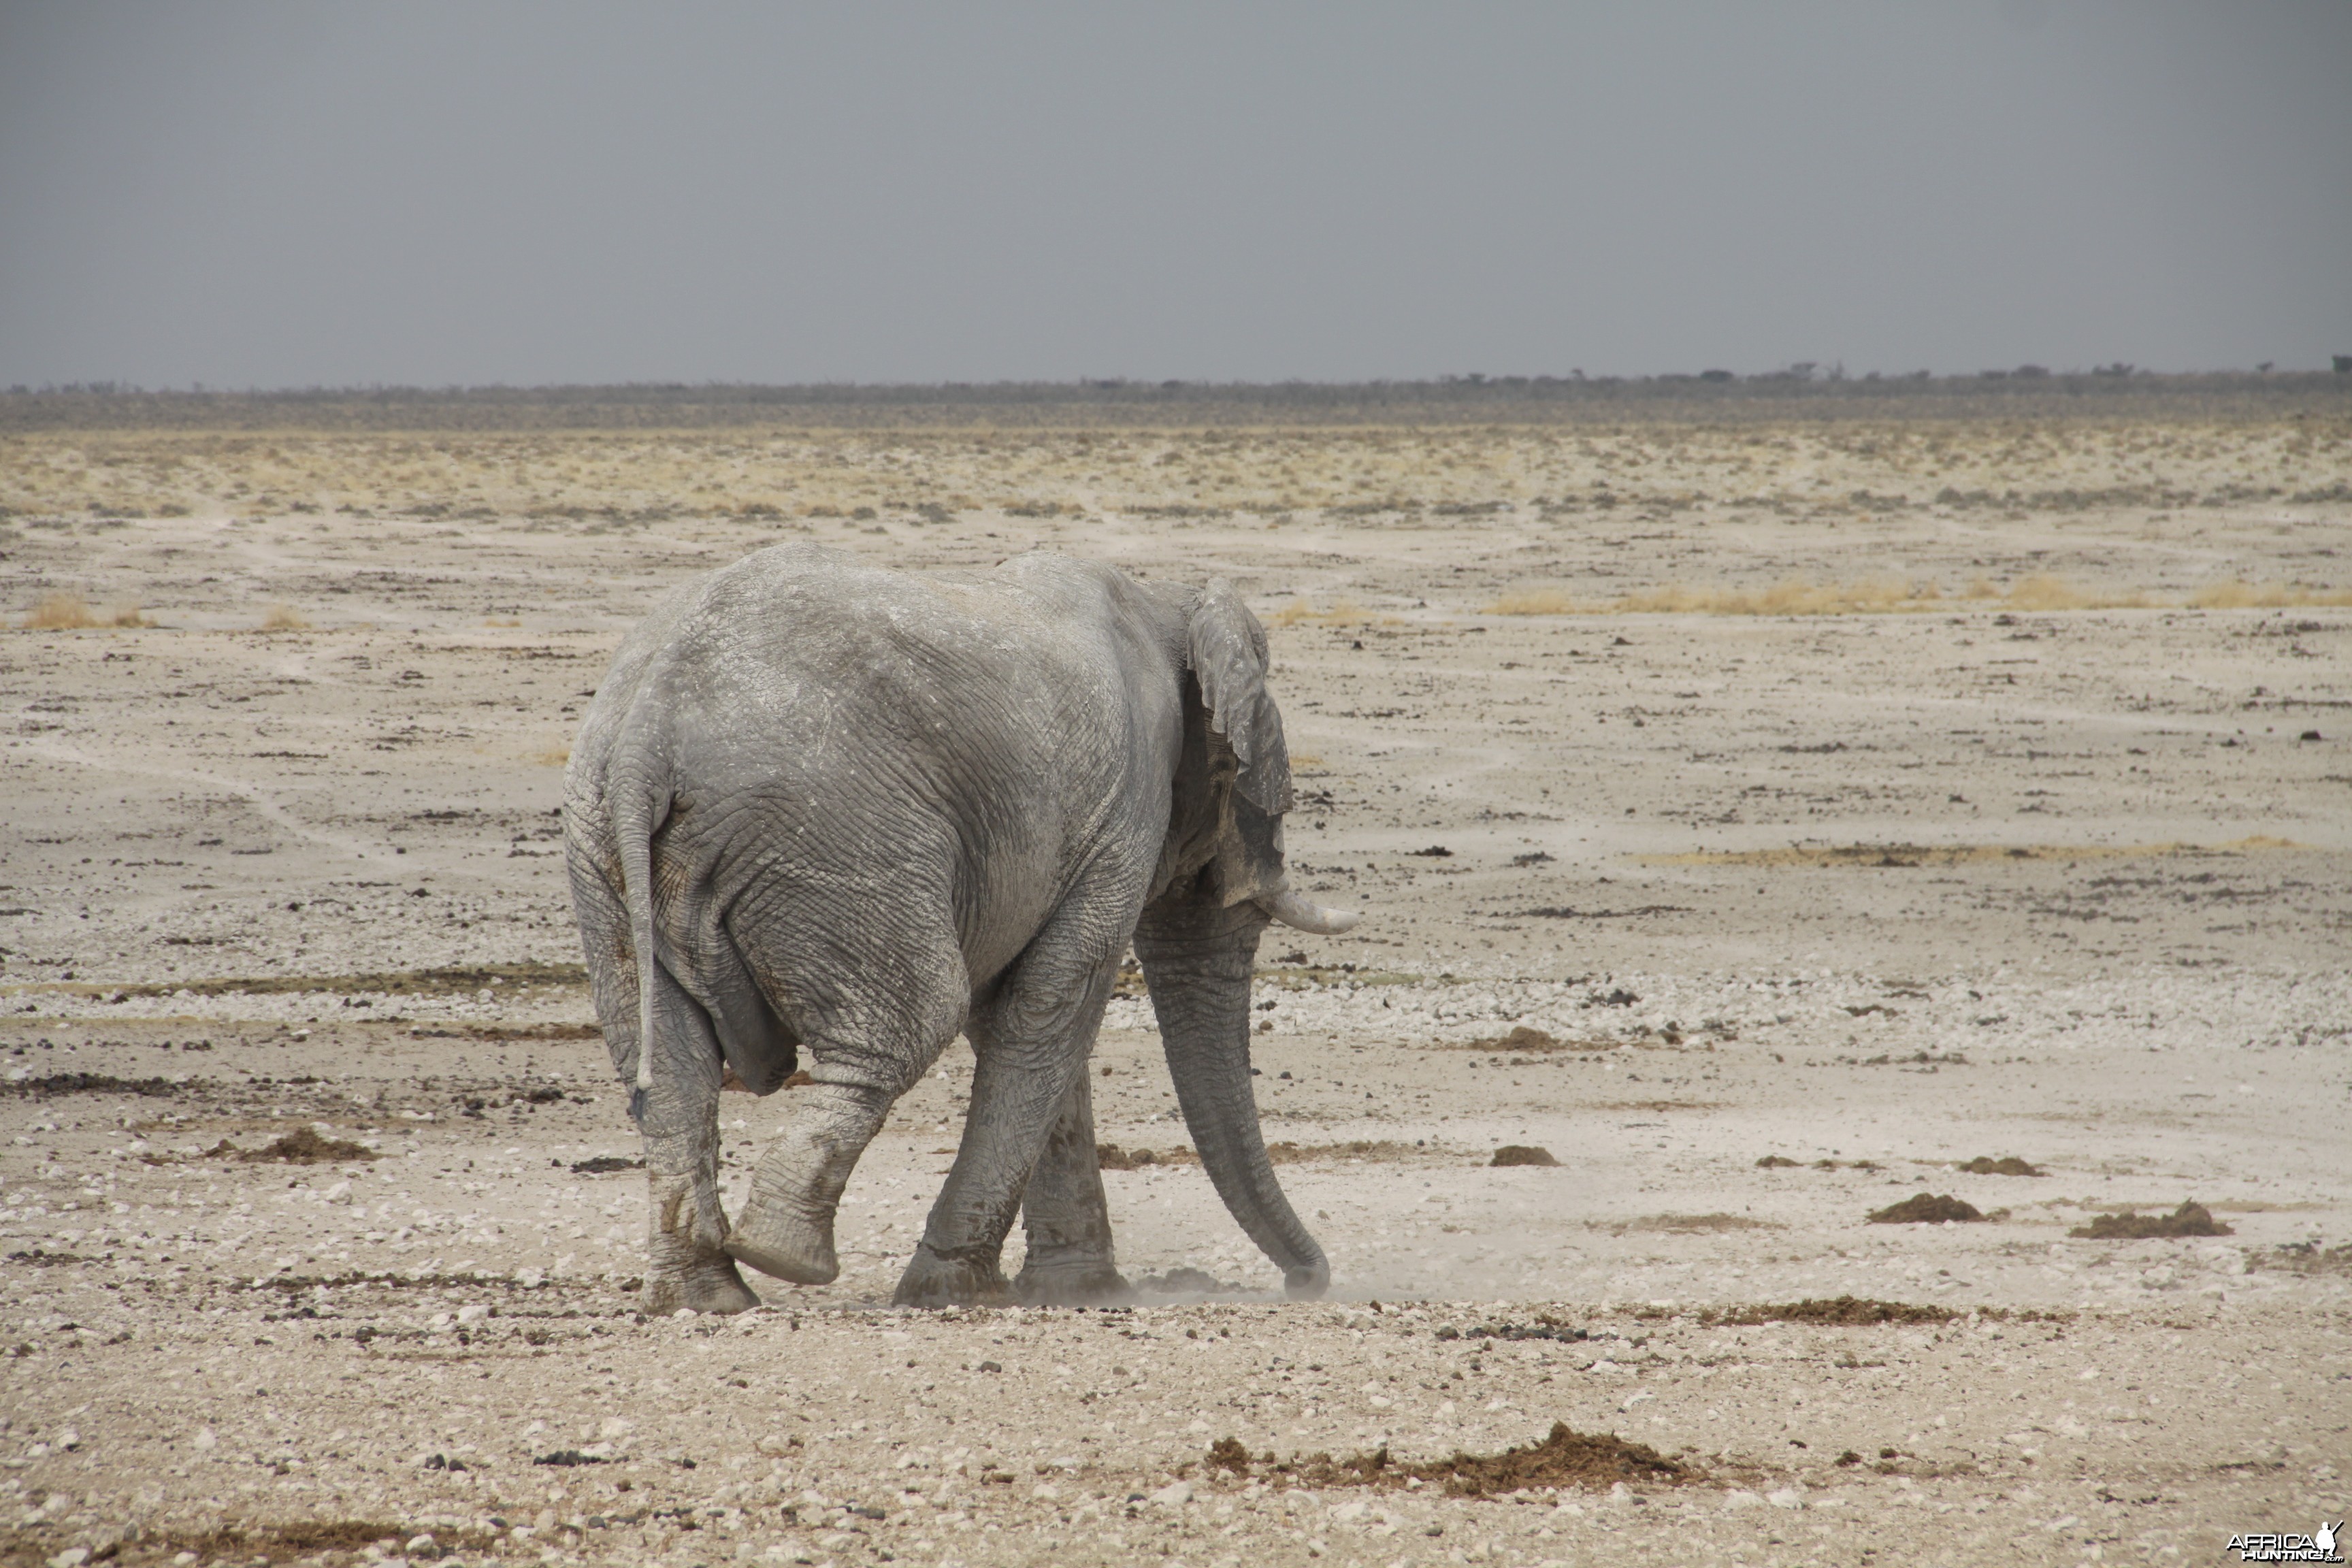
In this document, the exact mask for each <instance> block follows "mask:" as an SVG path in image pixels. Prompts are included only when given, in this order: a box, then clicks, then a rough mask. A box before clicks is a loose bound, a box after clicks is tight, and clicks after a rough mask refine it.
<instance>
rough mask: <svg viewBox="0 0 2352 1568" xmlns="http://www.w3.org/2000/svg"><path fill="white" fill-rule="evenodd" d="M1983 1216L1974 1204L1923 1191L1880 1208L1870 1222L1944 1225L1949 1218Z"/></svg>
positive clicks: (1969, 1218) (1968, 1218) (1971, 1218)
mask: <svg viewBox="0 0 2352 1568" xmlns="http://www.w3.org/2000/svg"><path fill="white" fill-rule="evenodd" d="M1983 1218H1984V1215H1980V1214H1979V1213H1978V1212H1977V1211H1976V1209H1975V1208H1974V1207H1973V1206H1971V1205H1968V1204H1964V1203H1962V1202H1961V1201H1960V1200H1959V1199H1958V1198H1955V1197H1938V1196H1937V1194H1933V1193H1921V1194H1919V1195H1918V1196H1916V1197H1909V1198H1905V1199H1904V1200H1903V1201H1902V1202H1901V1203H1899V1204H1890V1205H1887V1206H1886V1207H1885V1208H1883V1209H1880V1210H1879V1211H1878V1212H1877V1213H1876V1214H1874V1215H1871V1216H1870V1223H1871V1224H1873V1225H1942V1224H1944V1223H1945V1222H1946V1221H1948V1220H1958V1221H1971V1220H1981V1219H1983Z"/></svg>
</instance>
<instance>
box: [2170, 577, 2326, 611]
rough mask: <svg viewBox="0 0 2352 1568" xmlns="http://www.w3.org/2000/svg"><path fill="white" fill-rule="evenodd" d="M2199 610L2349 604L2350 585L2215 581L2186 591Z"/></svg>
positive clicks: (2191, 602)
mask: <svg viewBox="0 0 2352 1568" xmlns="http://www.w3.org/2000/svg"><path fill="white" fill-rule="evenodd" d="M2189 604H2190V605H2194V606H2195V607H2196V608H2198V609H2200V610H2254V609H2264V610H2267V609H2277V608H2284V607H2285V606H2289V605H2352V588H2290V587H2288V586H2287V585H2286V584H2284V583H2239V582H2229V583H2215V584H2211V585H2210V586H2209V587H2204V588H2200V589H2198V590H2197V592H2195V593H2194V594H2191V595H2189Z"/></svg>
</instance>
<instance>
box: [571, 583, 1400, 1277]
mask: <svg viewBox="0 0 2352 1568" xmlns="http://www.w3.org/2000/svg"><path fill="white" fill-rule="evenodd" d="M1266 663H1267V650H1266V638H1265V628H1264V627H1263V626H1261V625H1260V624H1259V623H1258V621H1257V619H1256V617H1255V616H1253V615H1251V613H1250V612H1249V609H1248V608H1247V606H1245V605H1244V604H1243V603H1242V601H1241V598H1240V597H1239V595H1236V594H1235V592H1234V589H1233V587H1232V586H1231V585H1230V584H1227V583H1226V582H1224V581H1223V580H1222V579H1219V580H1215V581H1212V582H1210V583H1209V584H1207V586H1206V587H1205V588H1199V587H1188V586H1180V585H1176V584H1165V583H1156V582H1145V581H1139V580H1137V579H1135V578H1131V577H1129V576H1127V575H1126V574H1122V573H1120V572H1118V571H1117V570H1115V569H1113V568H1111V567H1109V566H1107V565H1103V564H1100V563H1092V562H1087V561H1080V560H1076V559H1072V558H1069V557H1066V556H1061V555H1056V554H1053V553H1049V552H1033V553H1029V554H1024V555H1020V556H1016V557H1014V558H1013V559H1012V560H1010V561H1007V562H1005V563H1003V564H1001V565H1000V566H998V567H996V568H995V569H993V570H992V571H988V572H984V573H975V574H966V575H962V576H948V575H942V576H919V575H915V574H908V573H902V572H896V571H890V570H886V569H882V568H878V567H875V566H871V565H867V564H864V563H861V562H860V561H859V560H858V559H857V558H856V557H855V556H852V555H849V554H846V553H844V552H838V551H835V550H831V549H828V548H824V547H822V546H818V545H815V544H813V543H806V544H803V543H794V544H784V545H777V546H773V547H771V548H769V549H765V550H761V551H759V552H755V553H753V554H751V555H749V556H746V557H744V558H743V559H741V560H740V561H738V562H736V563H733V564H731V565H730V566H726V567H724V568H721V569H720V570H719V571H717V572H715V573H713V574H710V575H709V576H706V577H704V578H702V579H700V580H699V581H698V582H696V583H694V584H690V585H688V587H686V588H684V589H682V590H680V591H679V592H678V593H677V594H675V595H672V596H671V597H670V598H668V599H667V601H665V602H664V603H663V604H662V605H659V606H658V607H657V608H656V610H655V611H654V612H653V613H652V614H651V615H650V616H648V617H647V618H646V621H645V622H644V623H643V624H642V625H641V626H638V627H637V628H636V629H635V631H634V632H632V633H631V635H630V636H629V637H627V638H626V639H625V641H624V642H623V644H622V646H621V647H620V649H619V650H618V652H617V653H616V654H615V655H614V660H613V664H612V668H611V669H610V671H609V672H608V674H607V675H606V677H605V679H604V683H603V684H602V686H601V687H600V688H599V689H598V690H597V692H596V695H595V698H594V700H593V702H592V703H591V704H590V706H589V710H588V712H587V714H586V716H585V717H584V719H583V722H582V726H581V731H580V736H579V742H578V743H577V745H576V746H575V747H574V748H573V751H572V759H571V762H570V764H569V767H568V769H567V771H566V774H565V780H564V799H565V804H564V848H565V860H566V867H567V870H568V872H569V874H570V880H571V885H572V902H573V908H574V911H575V913H576V915H577V917H578V921H579V925H580V931H581V940H582V944H583V950H584V952H585V953H586V957H587V966H588V971H589V976H590V984H591V988H592V990H593V995H594V1001H595V1008H596V1016H597V1020H598V1022H599V1024H600V1025H601V1026H602V1029H603V1032H604V1038H605V1041H606V1043H607V1046H608V1047H609V1048H610V1050H611V1053H612V1058H613V1062H614V1068H615V1069H616V1071H617V1072H618V1073H619V1075H620V1076H621V1078H622V1079H623V1080H624V1081H625V1082H626V1083H628V1084H630V1085H631V1086H632V1088H631V1093H630V1111H631V1115H632V1118H633V1119H634V1121H635V1122H636V1124H637V1127H638V1130H639V1131H640V1133H641V1134H642V1137H643V1141H644V1149H645V1155H646V1176H647V1181H648V1183H649V1184H650V1188H651V1199H652V1204H651V1210H652V1212H651V1222H650V1256H649V1259H648V1268H647V1275H646V1283H645V1287H644V1289H645V1295H644V1296H643V1297H642V1298H641V1300H643V1301H644V1303H645V1306H646V1310H649V1311H672V1310H677V1309H678V1308H681V1307H683V1308H691V1309H693V1310H697V1311H705V1312H733V1311H740V1310H746V1309H749V1308H751V1307H754V1306H756V1305H758V1304H759V1298H758V1297H757V1296H756V1295H755V1294H754V1293H753V1292H752V1290H751V1288H750V1287H749V1286H748V1285H747V1284H746V1283H745V1282H744V1279H743V1278H742V1275H741V1273H740V1271H739V1270H738V1268H737V1265H738V1264H739V1263H741V1264H749V1265H750V1266H751V1268H754V1269H756V1270H758V1271H759V1272H761V1273H762V1274H766V1275H769V1276H772V1277H773V1278H775V1279H782V1280H785V1281H788V1282H792V1283H795V1284H803V1285H808V1284H825V1283H829V1282H831V1281H832V1280H833V1279H835V1278H837V1277H838V1274H839V1267H840V1266H839V1261H838V1258H837V1257H836V1254H835V1241H834V1218H835V1208H836V1206H837V1205H838V1203H839V1200H840V1197H841V1194H842V1190H843V1187H844V1185H845V1184H846V1183H847V1182H848V1180H849V1176H850V1173H851V1170H852V1169H853V1167H854V1166H855V1165H856V1162H857V1159H858V1157H859V1155H860V1154H861V1153H862V1152H864V1150H865V1149H866V1144H867V1143H868V1142H869V1141H871V1139H872V1138H873V1137H874V1135H875V1133H876V1132H877V1130H878V1129H879V1128H880V1126H881V1125H882V1121H883V1119H884V1117H885V1116H886V1115H887V1112H888V1110H889V1109H890V1107H891V1105H892V1104H893V1102H895V1101H896V1100H898V1097H899V1096H900V1095H902V1094H904V1093H905V1092H906V1091H907V1090H908V1089H909V1088H911V1087H913V1086H914V1085H915V1084H916V1083H917V1082H918V1081H919V1080H920V1079H921V1078H922V1077H923V1075H924V1074H925V1073H926V1072H928V1071H929V1069H930V1068H931V1066H932V1064H933V1063H934V1062H935V1061H936V1059H937V1058H938V1057H939V1055H940V1052H941V1050H943V1049H944V1048H945V1047H947V1045H948V1044H949V1043H950V1041H952V1040H953V1039H954V1038H955V1037H957V1036H958V1035H959V1034H960V1033H961V1035H963V1036H965V1037H967V1038H969V1039H970V1041H971V1047H972V1051H973V1055H974V1058H975V1063H976V1065H975V1070H974V1076H973V1079H972V1084H971V1104H970V1107H969V1110H968V1111H967V1114H966V1118H965V1122H964V1129H963V1134H962V1139H961V1145H960V1147H959V1148H958V1150H957V1152H956V1155H955V1159H954V1162H953V1164H952V1167H951V1169H950V1172H949V1173H948V1175H947V1179H946V1181H945V1183H944V1184H943V1185H942V1186H941V1189H940V1194H939V1196H938V1198H937V1200H936V1202H935V1203H934V1204H933V1205H932V1208H931V1210H930V1214H929V1219H928V1221H927V1223H926V1225H925V1227H924V1231H923V1235H922V1239H921V1241H920V1242H919V1245H918V1246H917V1247H916V1249H915V1253H914V1256H913V1257H912V1258H911V1259H910V1260H909V1261H908V1264H907V1266H906V1268H905V1271H904V1273H903V1274H902V1276H901V1277H900V1279H899V1280H898V1288H897V1291H896V1300H897V1301H898V1302H899V1303H901V1304H904V1305H911V1306H942V1305H949V1304H960V1303H971V1302H983V1301H992V1300H1015V1299H1017V1300H1027V1301H1034V1302H1049V1303H1050V1302H1078V1301H1087V1300H1114V1299H1117V1298H1118V1297H1120V1296H1121V1295H1123V1294H1125V1293H1127V1285H1126V1281H1125V1280H1124V1279H1121V1278H1120V1276H1119V1274H1118V1266H1117V1261H1116V1258H1115V1257H1114V1254H1113V1248H1112V1245H1111V1235H1110V1224H1109V1218H1108V1211H1107V1208H1106V1205H1105V1199H1104V1193H1103V1185H1102V1178H1101V1175H1100V1173H1099V1172H1098V1169H1097V1157H1096V1144H1095V1135H1094V1111H1093V1105H1092V1101H1091V1099H1090V1090H1089V1088H1088V1083H1087V1058H1088V1056H1089V1054H1090V1053H1091V1052H1092V1050H1093V1047H1094V1041H1095V1035H1096V1032H1097V1028H1098V1027H1099V1026H1100V1024H1101V1020H1102V1016H1103V1010H1104V1006H1105V1004H1106V1003H1107V1001H1108V998H1109V995H1110V992H1111V988H1112V985H1113V983H1114V981H1115V980H1116V978H1117V976H1118V968H1119V965H1120V963H1121V960H1122V959H1123V957H1124V956H1125V954H1126V952H1128V951H1129V946H1130V944H1131V945H1132V949H1133V951H1134V952H1135V954H1136V957H1137V959H1138V960H1139V963H1140V964H1141V967H1142V972H1143V976H1144V980H1145V983H1146V985H1147V987H1148V989H1149V991H1150V998H1151V1002H1152V1005H1153V1007H1154V1010H1155V1011H1156V1013H1157V1015H1158V1019H1159V1024H1160V1034H1161V1037H1162V1043H1163V1046H1164V1049H1165V1052H1166V1056H1167V1060H1168V1066H1169V1070H1170V1073H1171V1076H1172V1078H1173V1079H1174V1082H1175V1089H1176V1093H1177V1098H1178V1103H1179V1105H1180V1107H1181V1110H1182V1113H1183V1116H1184V1119H1185V1121H1186V1123H1187V1125H1188V1127H1189V1130H1190V1131H1191V1132H1192V1138H1193V1142H1194V1143H1195V1145H1196V1146H1197V1148H1198V1150H1199V1153H1200V1158H1201V1163H1202V1165H1203V1167H1205V1169H1206V1170H1207V1172H1208V1174H1209V1176H1210V1178H1211V1180H1212V1181H1213V1184H1214V1185H1215V1187H1216V1190H1217V1193H1218V1195H1219V1196H1220V1197H1221V1198H1223V1201H1224V1204H1225V1205H1226V1207H1227V1208H1228V1209H1229V1210H1230V1211H1231V1212H1232V1214H1233V1215H1234V1218H1235V1219H1236V1220H1237V1221H1239V1222H1240V1224H1241V1226H1242V1228H1243V1229H1244V1231H1245V1232H1246V1233H1247V1234H1248V1235H1249V1237H1250V1238H1251V1239H1252V1240H1253V1241H1255V1243H1256V1244H1257V1246H1258V1247H1259V1248H1260V1249H1261V1250H1263V1251H1264V1252H1265V1254H1266V1256H1267V1257H1268V1258H1271V1259H1273V1260H1274V1262H1276V1264H1277V1265H1279V1266H1280V1267H1281V1268H1282V1269H1283V1271H1284V1278H1285V1282H1286V1288H1287V1289H1288V1291H1289V1292H1290V1293H1291V1294H1292V1295H1294V1296H1298V1297H1312V1296H1316V1295H1319V1294H1320V1293H1321V1292H1322V1291H1323V1290H1324V1289H1326V1287H1327V1286H1328V1281H1329V1279H1330V1269H1329V1266H1328V1263H1327V1262H1326V1260H1325V1257H1324V1253H1323V1249H1322V1248H1321V1247H1320V1246H1319V1245H1318V1243H1317V1242H1316V1240H1315V1238H1314V1237H1313V1236H1311V1235H1310V1234H1309V1233H1308V1232H1307V1228H1306V1226H1303V1225H1301V1224H1300V1223H1299V1219H1298V1216H1297V1214H1296V1213H1294V1212H1293V1211H1292V1209H1291V1206H1290V1204H1289V1202H1288V1200H1287V1199H1286V1198H1285V1197H1284V1195H1283V1193H1282V1188H1281V1185H1280V1184H1279V1183H1278V1182H1277V1181H1276V1178H1275V1174H1274V1170H1273V1167H1272V1165H1271V1164H1270V1163H1269V1161H1268V1159H1267V1155H1266V1150H1265V1140H1264V1138H1263V1137H1262V1136H1261V1133H1260V1130H1259V1125H1258V1115H1257V1106H1256V1100H1255V1095H1254V1093H1253V1090H1252V1087H1251V1083H1250V1078H1251V1069H1250V1049H1249V1021H1250V985H1251V975H1252V967H1253V959H1254V956H1255V952H1256V950H1257V943H1258V938H1259V934H1260V932H1262V931H1264V930H1265V927H1266V925H1267V923H1268V922H1269V921H1283V922H1285V923H1286V924H1288V925H1291V926H1293V927H1296V928H1298V929H1301V930H1305V931H1312V932H1318V933H1324V934H1336V933H1338V932H1339V931H1345V930H1347V929H1349V927H1350V926H1352V925H1353V924H1354V923H1355V922H1356V920H1357V919H1358V918H1359V917H1358V916H1357V915H1356V914H1355V913H1354V912H1353V911H1350V910H1328V909H1324V908H1322V907H1320V906H1318V905H1317V904H1315V903H1314V902H1313V901H1311V900H1307V899H1306V898H1305V897H1304V896H1302V895H1301V894H1299V893H1298V892H1297V891H1296V890H1294V889H1291V888H1290V886H1289V885H1288V882H1287V880H1286V875H1285V869H1284V862H1283V836H1282V819H1283V816H1284V814H1285V813H1286V811H1288V810H1289V809H1290V806H1291V804H1292V796H1291V781H1290V765H1289V756H1288V752H1287V750H1286V746H1285V743H1284V740H1283V731H1282V718H1281V714H1280V713H1279V711H1278V710H1276V707H1275V703H1274V700H1273V699H1272V698H1271V697H1270V696H1269V695H1268V694H1267V691H1266V687H1265V672H1266ZM803 1053H805V1055H806V1057H807V1067H806V1069H805V1071H806V1079H804V1080H803V1082H802V1084H801V1087H798V1088H796V1089H794V1090H793V1093H792V1094H791V1095H790V1097H789V1098H788V1100H786V1102H785V1104H786V1112H785V1115H784V1117H783V1119H782V1127H781V1128H780V1129H779V1131H778V1132H777V1134H776V1136H775V1137H774V1139H773V1141H772V1143H771V1145H770V1147H769V1149H768V1151H767V1152H766V1153H765V1154H764V1155H763V1156H762V1157H761V1160H760V1161H759V1163H757V1165H756V1166H755V1168H754V1170H753V1173H752V1177H751V1189H750V1195H749V1196H748V1198H747V1199H746V1200H745V1203H744V1205H743V1208H742V1211H741V1212H740V1215H737V1216H736V1217H735V1218H734V1219H733V1220H732V1221H731V1222H730V1219H729V1218H728V1216H727V1215H726V1214H725V1212H724V1208H723V1205H722V1203H721V1200H720V1196H719V1185H718V1150H719V1129H718V1103H719V1089H720V1086H721V1082H722V1079H732V1080H740V1083H741V1085H742V1086H743V1087H745V1088H748V1089H751V1090H752V1091H753V1092H755V1093H761V1094H766V1093H771V1092H773V1091H774V1090H775V1089H777V1088H778V1087H779V1086H781V1085H782V1083H783V1082H784V1080H785V1079H786V1078H787V1077H788V1076H791V1075H793V1074H794V1072H795V1069H796V1068H800V1066H801V1063H802V1058H803ZM1016 1211H1019V1212H1020V1213H1021V1215H1023V1219H1024V1226H1025V1227H1026V1233H1027V1243H1028V1250H1027V1262H1026V1264H1025V1265H1024V1268H1022V1269H1021V1271H1020V1275H1019V1277H1018V1279H1015V1280H1013V1282H1012V1283H1011V1284H1010V1285H1009V1286H1008V1284H1007V1283H1006V1281H1005V1279H1004V1278H1003V1273H1002V1271H1001V1268H1000V1266H999V1265H1000V1255H1001V1251H1002V1248H1003V1242H1004V1238H1005V1237H1006V1235H1007V1234H1008V1232H1009V1231H1010V1229H1011V1227H1012V1223H1013V1215H1014V1214H1015V1212H1016Z"/></svg>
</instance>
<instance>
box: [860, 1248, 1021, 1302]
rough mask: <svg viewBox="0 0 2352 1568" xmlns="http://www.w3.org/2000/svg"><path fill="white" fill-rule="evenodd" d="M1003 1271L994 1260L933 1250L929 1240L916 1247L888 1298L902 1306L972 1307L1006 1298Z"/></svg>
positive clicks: (1010, 1293)
mask: <svg viewBox="0 0 2352 1568" xmlns="http://www.w3.org/2000/svg"><path fill="white" fill-rule="evenodd" d="M1012 1299H1013V1292H1012V1291H1011V1290H1010V1289H1007V1288H1006V1286H1005V1283H1004V1274H1003V1270H1001V1269H999V1268H997V1267H996V1259H995V1258H994V1257H993V1256H989V1257H985V1258H982V1257H976V1256H970V1255H955V1256H950V1255H949V1254H945V1253H939V1252H933V1251H932V1250H931V1247H930V1244H929V1242H922V1243H919V1244H918V1245H917V1246H916V1247H915V1256H914V1257H913V1258H909V1259H908V1262H907V1271H906V1272H905V1273H904V1274H901V1275H900V1276H898V1289H896V1290H894V1291H892V1292H891V1295H890V1300H892V1301H893V1302H894V1303H896V1304H897V1305H898V1306H901V1307H971V1306H984V1305H995V1304H998V1303H1002V1302H1005V1301H1009V1300H1012Z"/></svg>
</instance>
